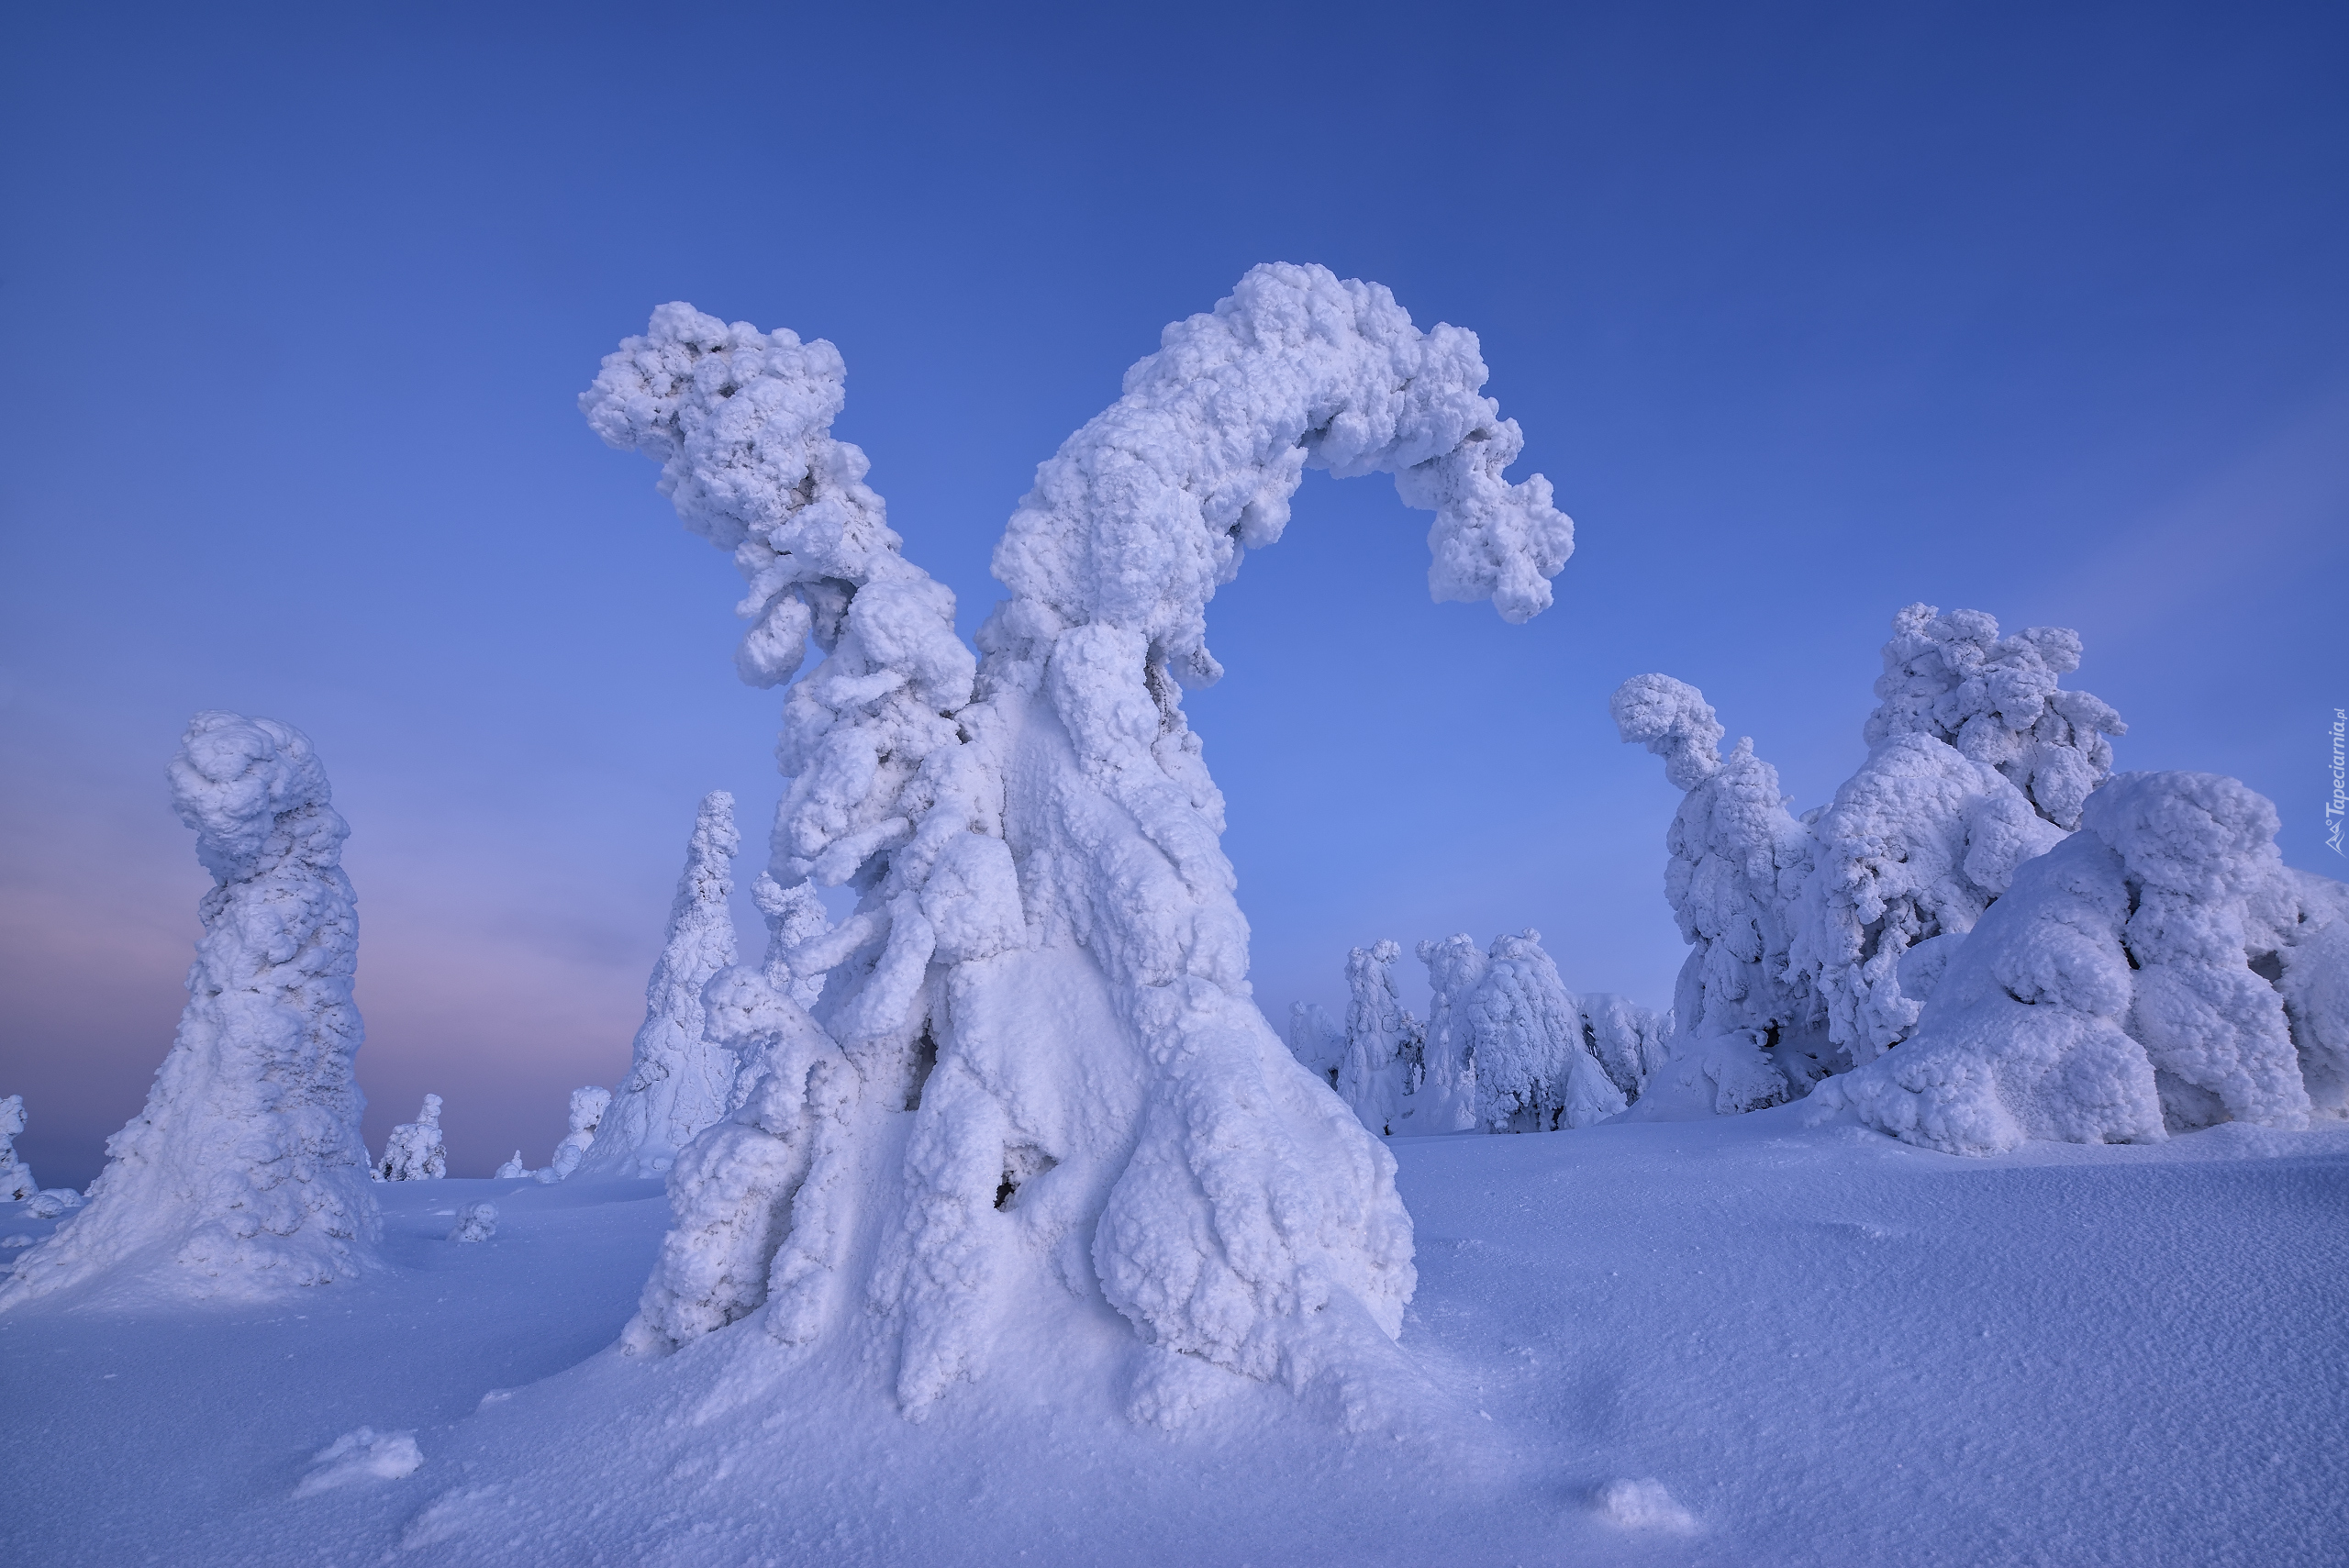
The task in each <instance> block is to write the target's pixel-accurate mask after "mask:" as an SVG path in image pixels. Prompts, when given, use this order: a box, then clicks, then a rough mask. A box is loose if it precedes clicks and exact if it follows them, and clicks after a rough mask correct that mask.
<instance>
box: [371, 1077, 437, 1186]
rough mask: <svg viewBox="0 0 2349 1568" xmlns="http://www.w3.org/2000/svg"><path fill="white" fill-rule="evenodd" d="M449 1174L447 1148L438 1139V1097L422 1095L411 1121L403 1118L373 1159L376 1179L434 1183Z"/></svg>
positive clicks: (380, 1180)
mask: <svg viewBox="0 0 2349 1568" xmlns="http://www.w3.org/2000/svg"><path fill="white" fill-rule="evenodd" d="M448 1173H449V1151H448V1150H447V1149H446V1148H444V1147H443V1146H442V1145H441V1142H440V1095H425V1096H424V1106H423V1108H422V1109H420V1110H418V1111H417V1113H416V1119H415V1120H414V1121H404V1122H401V1123H400V1124H399V1125H398V1126H396V1127H395V1128H393V1129H392V1132H391V1136H390V1137H388V1138H386V1139H384V1157H383V1158H382V1159H380V1160H378V1161H376V1162H375V1179H376V1180H377V1181H379V1182H437V1181H439V1180H440V1178H441V1177H443V1176H445V1175H447V1174H448Z"/></svg>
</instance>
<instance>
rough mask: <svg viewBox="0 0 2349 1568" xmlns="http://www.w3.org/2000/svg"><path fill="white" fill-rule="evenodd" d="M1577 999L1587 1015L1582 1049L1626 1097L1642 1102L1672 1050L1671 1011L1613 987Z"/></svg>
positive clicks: (1576, 1001) (1579, 1006)
mask: <svg viewBox="0 0 2349 1568" xmlns="http://www.w3.org/2000/svg"><path fill="white" fill-rule="evenodd" d="M1575 1003H1576V1008H1577V1010H1578V1011H1579V1012H1580V1013H1581V1015H1582V1043H1583V1049H1584V1050H1585V1051H1589V1052H1590V1055H1591V1059H1592V1060H1593V1061H1595V1062H1598V1065H1599V1066H1600V1067H1601V1068H1603V1069H1604V1070H1605V1071H1606V1073H1607V1076H1608V1078H1609V1081H1611V1082H1612V1083H1613V1084H1614V1085H1615V1086H1616V1087H1617V1088H1618V1089H1620V1090H1621V1091H1622V1092H1623V1097H1624V1098H1625V1099H1626V1100H1628V1101H1631V1102H1633V1103H1637V1101H1638V1100H1639V1097H1640V1095H1642V1094H1643V1093H1645V1092H1646V1089H1647V1086H1648V1082H1649V1080H1650V1079H1651V1078H1653V1076H1654V1075H1655V1073H1657V1072H1658V1070H1660V1069H1661V1068H1662V1067H1663V1066H1664V1062H1665V1061H1666V1060H1667V1059H1668V1057H1669V1055H1670V1047H1669V1044H1668V1042H1669V1041H1670V1040H1671V1039H1672V1014H1671V1013H1670V1012H1669V1011H1666V1012H1663V1013H1658V1012H1654V1011H1652V1010H1651V1009H1649V1008H1646V1007H1642V1006H1640V1005H1639V1004H1638V1003H1637V1002H1634V1001H1632V1000H1631V999H1630V998H1629V997H1626V996H1618V995H1615V994H1614V993H1613V992H1611V991H1586V992H1583V993H1582V994H1581V995H1579V996H1577V997H1576V998H1575Z"/></svg>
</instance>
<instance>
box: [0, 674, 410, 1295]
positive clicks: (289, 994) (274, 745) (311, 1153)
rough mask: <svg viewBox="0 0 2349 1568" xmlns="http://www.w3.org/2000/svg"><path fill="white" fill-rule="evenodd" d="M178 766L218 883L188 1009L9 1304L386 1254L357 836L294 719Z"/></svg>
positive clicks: (297, 1275)
mask: <svg viewBox="0 0 2349 1568" xmlns="http://www.w3.org/2000/svg"><path fill="white" fill-rule="evenodd" d="M170 772H171V784H172V800H173V806H174V808H175V809H176V810H177V811H178V812H179V815H180V817H181V819H182V820H183V821H184V822H186V823H187V824H188V826H189V827H191V828H195V835H196V856H197V858H198V859H199V860H200V861H202V862H203V863H204V866H205V869H206V870H207V871H209V872H210V873H212V876H213V882H214V885H213V888H212V890H211V891H210V892H209V893H207V894H206V895H205V897H204V902H203V904H202V906H201V907H200V911H199V912H200V914H201V916H202V917H203V921H204V936H203V938H202V940H200V941H198V942H197V944H196V956H195V967H194V968H192V969H191V970H190V971H189V973H188V980H187V989H188V1004H187V1008H186V1010H185V1011H184V1013H182V1014H181V1016H180V1026H179V1033H178V1035H177V1037H176V1038H175V1039H174V1040H173V1044H172V1048H171V1051H170V1052H169V1053H168V1054H167V1055H166V1056H165V1057H164V1059H163V1064H162V1066H161V1069H160V1070H159V1071H158V1072H157V1073H156V1074H155V1083H154V1086H153V1088H152V1089H151V1090H150V1092H149V1094H148V1096H147V1104H146V1106H145V1108H144V1109H143V1110H141V1111H140V1112H139V1115H138V1116H137V1117H136V1118H133V1119H132V1120H131V1121H130V1123H129V1124H128V1126H126V1127H125V1128H123V1129H122V1130H121V1131H119V1132H117V1133H116V1134H115V1135H114V1137H113V1138H112V1139H111V1140H108V1142H107V1145H106V1151H107V1154H108V1155H109V1156H110V1159H109V1162H108V1163H107V1165H106V1170H105V1172H104V1173H101V1174H100V1175H99V1177H98V1179H97V1181H96V1183H95V1184H93V1185H92V1187H91V1188H90V1201H89V1204H88V1206H87V1207H85V1208H83V1210H82V1211H81V1212H80V1213H79V1214H77V1215H76V1216H75V1217H74V1218H73V1219H72V1221H71V1222H69V1223H68V1224H66V1225H64V1226H62V1227H61V1228H60V1229H59V1230H58V1231H57V1233H56V1234H55V1235H54V1236H52V1237H51V1238H50V1240H47V1241H45V1242H43V1243H42V1244H41V1245H40V1246H38V1247H36V1248H33V1249H32V1250H31V1251H28V1253H26V1254H25V1256H24V1258H23V1259H22V1260H21V1261H20V1262H18V1263H17V1268H16V1271H15V1273H14V1274H13V1276H12V1277H11V1278H10V1279H9V1280H8V1281H7V1283H6V1284H0V1307H6V1306H7V1305H10V1304H12V1303H14V1302H17V1301H22V1300H25V1299H27V1298H28V1297H30V1296H39V1295H43V1294H47V1293H49V1292H51V1291H55V1290H59V1289H61V1288H65V1287H67V1286H71V1285H74V1284H80V1283H82V1282H83V1281H87V1280H90V1279H93V1278H95V1276H97V1275H99V1274H101V1273H106V1272H109V1271H113V1270H116V1269H123V1268H139V1269H145V1268H148V1267H155V1268H159V1269H161V1270H164V1271H166V1272H168V1273H171V1274H173V1275H175V1276H176V1277H177V1278H178V1279H180V1280H181V1281H183V1282H184V1284H186V1285H187V1286H189V1287H190V1288H193V1289H195V1290H197V1291H201V1292H224V1293H225V1292H250V1291H253V1290H257V1289H266V1288H268V1287H271V1286H273V1285H276V1284H325V1283H327V1282H328V1281H330V1280H335V1279H340V1278H348V1277H351V1276H352V1275H355V1274H357V1273H359V1272H360V1271H361V1270H362V1269H363V1268H365V1267H366V1266H367V1265H368V1263H369V1262H370V1260H371V1259H372V1257H373V1243H374V1240H375V1237H376V1234H377V1230H378V1225H379V1222H378V1220H377V1218H376V1212H375V1200H374V1196H373V1194H372V1193H371V1192H370V1191H369V1189H368V1185H367V1168H368V1159H367V1150H366V1146H365V1144H364V1143H362V1141H361V1140H360V1133H359V1115H360V1109H361V1106H362V1100H361V1097H360V1094H359V1087H358V1084H356V1083H355V1082H354V1081H353V1079H352V1076H351V1058H352V1055H353V1054H354V1053H355V1052H356V1051H358V1049H359V1044H360V1040H361V1038H362V1029H361V1025H360V1019H359V1011H358V1009H357V1008H356V1007H354V1006H352V1005H351V974H352V971H353V969H354V967H355V964H356V962H357V955H358V946H359V923H358V917H357V915H356V913H355V911H354V908H353V902H352V897H351V883H350V880H349V879H348V878H347V877H345V876H344V875H343V873H342V867H341V864H340V862H341V854H342V841H343V840H344V838H345V837H347V836H348V834H349V832H350V829H349V828H348V827H346V826H345V824H344V822H343V820H342V818H341V817H340V816H338V815H337V814H336V812H335V810H334V807H333V806H331V805H330V804H329V793H328V787H327V777H326V770H325V769H324V768H323V767H321V766H320V765H319V762H318V759H317V753H316V752H315V751H313V750H312V749H311V746H310V742H309V740H308V739H307V738H306V736H304V735H303V734H302V733H301V732H300V731H299V730H297V729H295V728H293V727H292V726H291V725H285V724H280V723H278V722H277V721H275V720H274V719H267V718H243V717H239V716H237V715H235V714H229V713H201V714H198V715H196V716H195V719H194V720H193V721H192V722H191V723H190V725H189V726H188V730H187V734H186V735H185V736H184V738H183V739H182V740H181V743H180V750H179V754H178V755H177V756H176V757H174V758H173V761H172V765H171V770H170Z"/></svg>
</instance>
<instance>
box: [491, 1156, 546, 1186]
mask: <svg viewBox="0 0 2349 1568" xmlns="http://www.w3.org/2000/svg"><path fill="white" fill-rule="evenodd" d="M534 1174H536V1173H535V1172H533V1171H532V1170H531V1169H530V1167H529V1166H528V1165H525V1164H524V1163H522V1151H520V1150H519V1149H517V1150H516V1151H514V1154H513V1157H512V1158H511V1159H509V1160H507V1162H506V1163H504V1164H503V1165H500V1166H499V1167H497V1169H496V1170H495V1171H493V1172H491V1173H490V1175H491V1178H492V1179H493V1180H495V1181H500V1182H521V1181H528V1180H529V1178H530V1177H531V1176H533V1175H534Z"/></svg>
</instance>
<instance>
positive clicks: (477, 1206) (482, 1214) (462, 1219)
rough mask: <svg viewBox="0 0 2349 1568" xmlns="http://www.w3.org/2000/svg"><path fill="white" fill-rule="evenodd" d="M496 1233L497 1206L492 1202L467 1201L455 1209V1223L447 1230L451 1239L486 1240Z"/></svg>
mask: <svg viewBox="0 0 2349 1568" xmlns="http://www.w3.org/2000/svg"><path fill="white" fill-rule="evenodd" d="M496 1234H497V1206H496V1205H495V1204H494V1203H469V1204H467V1205H465V1207H462V1208H461V1209H459V1210H457V1223H456V1226H455V1228H454V1229H451V1231H450V1232H449V1240H451V1241H486V1240H489V1239H490V1238H491V1237H493V1236H495V1235H496Z"/></svg>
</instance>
